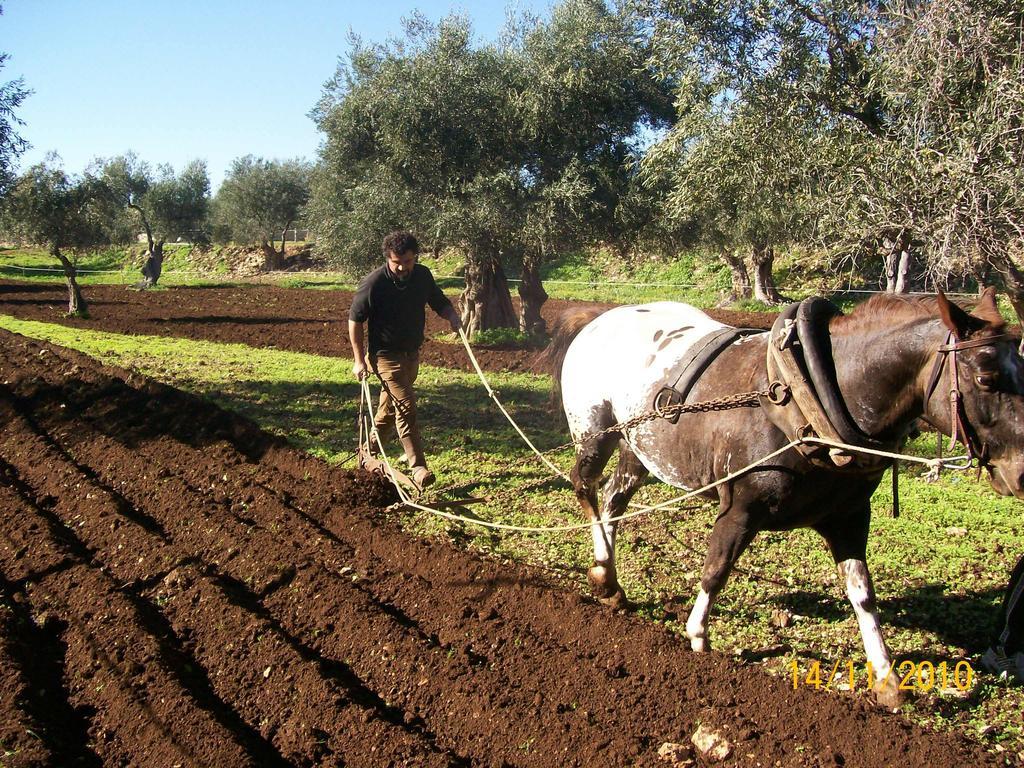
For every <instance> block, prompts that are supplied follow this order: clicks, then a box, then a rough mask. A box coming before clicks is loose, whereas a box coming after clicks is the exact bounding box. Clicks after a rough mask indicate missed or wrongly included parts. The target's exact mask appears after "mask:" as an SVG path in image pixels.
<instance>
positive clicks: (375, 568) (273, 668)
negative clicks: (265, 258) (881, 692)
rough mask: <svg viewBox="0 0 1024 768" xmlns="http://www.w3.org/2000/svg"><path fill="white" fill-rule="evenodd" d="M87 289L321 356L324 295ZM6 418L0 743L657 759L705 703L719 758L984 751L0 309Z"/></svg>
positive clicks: (424, 756) (158, 756) (327, 755)
mask: <svg viewBox="0 0 1024 768" xmlns="http://www.w3.org/2000/svg"><path fill="white" fill-rule="evenodd" d="M105 290H107V291H109V296H107V297H105V298H104V296H103V291H101V290H97V289H95V288H92V289H89V295H90V298H92V299H93V300H94V301H95V302H96V303H95V305H94V319H93V320H91V321H89V327H92V328H97V327H99V328H104V329H110V330H118V329H120V330H125V329H127V328H128V327H131V328H132V329H133V330H135V331H137V332H143V333H153V332H164V333H166V332H167V329H174V330H175V335H189V336H193V335H194V336H201V337H203V338H218V339H224V340H227V339H230V340H232V341H249V342H250V343H253V342H256V343H267V342H269V341H274V342H275V344H276V345H277V346H288V347H289V348H292V349H309V347H305V346H303V345H305V344H310V345H314V348H316V345H318V344H319V342H321V341H323V339H324V337H328V336H329V337H330V338H333V340H334V341H333V345H332V346H330V351H334V352H336V353H338V354H341V352H342V347H341V346H340V341H339V337H340V329H341V326H340V320H339V319H338V318H339V317H343V314H342V313H343V311H344V308H345V306H347V305H343V306H340V307H333V306H332V304H337V303H339V296H338V295H337V294H334V295H332V294H321V293H319V292H298V291H277V290H273V289H260V290H259V291H254V292H247V291H242V292H241V293H240V294H239V293H238V292H232V291H222V290H219V289H218V290H216V291H214V292H212V293H211V291H210V290H209V289H206V290H202V291H184V292H182V291H179V290H175V291H168V292H163V293H154V294H151V295H147V296H145V297H143V298H144V300H143V298H140V297H139V294H135V293H131V292H126V291H123V290H119V289H105ZM57 293H59V292H57ZM0 298H2V299H4V301H2V302H0V311H2V312H11V313H16V314H18V315H19V316H23V317H37V318H40V319H49V320H55V319H57V314H58V313H59V311H60V304H59V302H58V303H57V304H56V305H55V307H56V308H55V310H49V309H48V307H49V304H48V302H49V301H50V299H49V298H48V297H47V293H46V292H45V291H41V290H36V289H30V290H28V291H25V290H21V291H13V290H11V289H10V287H9V286H5V287H4V288H3V289H0ZM154 299H158V300H159V301H160V302H161V305H162V309H157V307H158V306H161V305H158V304H156V302H154V301H153V300H154ZM292 299H295V301H294V302H293V303H292V304H289V303H288V302H291V301H292ZM201 300H205V301H206V302H208V303H207V304H205V305H203V306H206V307H209V309H208V310H206V311H207V312H208V313H209V314H213V315H218V316H219V317H220V318H221V320H223V322H219V321H217V320H216V318H215V319H214V321H213V322H204V321H203V317H202V314H201V312H202V311H203V310H202V308H201V306H200V304H199V302H200V301H201ZM232 300H234V301H235V302H236V305H232V304H231V303H230V302H231V301H232ZM15 301H19V302H23V303H15ZM193 301H194V302H195V304H191V303H190V302H193ZM121 302H124V303H123V304H122V303H121ZM126 306H127V307H136V309H135V310H134V311H135V312H136V314H135V315H134V317H135V318H136V320H134V321H131V322H134V323H135V325H134V326H130V324H129V321H128V320H125V319H124V317H123V316H122V315H123V314H124V313H125V311H126V310H125V307H126ZM175 307H177V313H175V312H174V311H173V310H174V308H175ZM219 307H223V309H220V308H219ZM328 307H330V313H328V312H327V308H328ZM147 308H148V310H149V313H150V314H149V315H148V319H146V312H145V310H146V309H147ZM246 308H248V309H246ZM318 308H319V310H320V311H323V312H324V314H323V316H327V315H328V314H330V315H332V316H333V318H334V320H333V322H331V324H330V325H328V326H326V327H325V326H323V322H324V321H323V320H322V319H321V320H317V321H314V319H313V317H314V315H315V312H317V311H318ZM12 310H16V311H12ZM160 313H165V314H160ZM186 316H189V317H192V319H191V320H189V321H188V322H184V321H183V322H177V321H176V318H177V319H180V318H183V317H186ZM323 316H322V317H323ZM288 317H294V318H296V323H295V324H296V326H297V330H296V331H295V332H294V333H293V332H291V331H290V330H289V331H288V332H285V333H282V329H283V328H284V327H285V322H284V318H288ZM227 318H233V319H232V320H228V319H227ZM247 318H248V321H247ZM117 322H119V323H120V324H119V325H116V324H115V323H117ZM317 322H319V323H320V326H319V327H317V326H316V323H317ZM289 327H290V326H289ZM157 328H162V329H164V330H163V331H156V329H157ZM254 329H255V330H254ZM321 329H323V330H321ZM200 330H207V331H209V332H208V333H198V332H196V331H200ZM247 330H248V331H249V332H250V335H249V336H246V335H245V332H246V331H247ZM220 333H228V334H229V335H228V336H222V335H217V334H220ZM271 334H273V335H271ZM285 341H287V344H286V343H285ZM437 346H443V345H433V347H437ZM429 354H430V353H429V352H428V355H429ZM445 359H447V358H445ZM500 359H503V360H504V359H507V360H509V361H510V362H509V363H508V364H509V365H514V364H519V365H522V364H525V361H526V358H525V357H523V358H516V357H515V356H510V357H508V358H500ZM516 360H518V361H519V363H515V361H516ZM434 362H438V361H437V360H434ZM492 363H493V360H492ZM0 419H2V422H3V424H4V428H3V431H2V434H0V508H2V514H0V745H2V748H3V749H2V751H3V752H4V753H6V754H5V755H4V756H3V757H0V764H2V765H4V766H22V765H47V766H50V765H52V766H126V765H132V766H176V765H177V766H186V765H187V766H192V765H209V766H223V767H225V768H229V767H231V766H289V765H295V766H312V765H351V766H386V765H395V766H399V765H402V766H404V765H467V766H468V765H486V766H518V765H533V766H593V765H602V766H618V765H623V766H626V765H650V766H655V765H660V766H665V765H671V763H669V762H666V761H664V760H662V759H660V758H658V756H657V752H658V749H659V748H660V747H661V746H662V745H663V744H664V743H666V742H675V743H682V744H688V743H689V739H690V735H691V734H692V733H693V731H694V730H695V729H696V728H697V726H698V724H703V725H704V726H705V727H710V728H712V729H715V730H718V731H720V732H721V733H722V734H723V735H725V736H726V737H727V738H728V739H729V740H730V742H731V744H732V753H731V756H730V757H729V758H728V759H727V760H726V761H725V764H737V765H762V766H775V765H782V766H790V765H808V766H831V765H847V766H853V765H863V766H883V765H896V764H898V765H901V766H925V765H927V766H947V765H948V766H952V765H972V766H984V765H998V764H1001V762H1000V761H997V758H996V757H995V756H992V755H989V754H987V753H986V752H985V751H984V750H983V748H982V747H981V746H980V745H979V744H976V743H972V742H967V741H965V740H963V739H960V738H956V737H953V736H951V735H948V734H935V733H932V732H929V731H925V730H922V729H921V728H918V727H915V726H911V725H909V724H908V723H907V722H906V721H904V720H903V719H902V718H901V717H899V716H895V715H891V714H887V713H884V712H881V711H879V710H876V709H874V708H873V707H871V706H870V705H869V704H868V703H867V701H866V699H865V698H864V697H862V696H857V697H852V696H845V695H831V694H817V693H814V692H811V691H808V690H806V689H802V690H800V691H793V690H792V689H791V687H790V685H789V684H788V681H786V680H784V679H780V678H777V677H771V676H769V675H767V674H766V673H764V672H763V671H761V670H760V669H759V668H757V667H754V666H749V667H748V666H742V665H739V664H737V663H736V662H734V661H732V660H731V659H728V658H726V657H724V656H721V655H718V654H710V655H699V656H698V655H694V654H692V653H690V652H689V651H687V650H686V648H685V646H684V645H683V643H681V642H680V641H679V639H678V638H676V637H675V636H673V635H671V634H669V633H668V632H667V631H664V630H663V629H661V628H660V627H658V626H656V625H652V624H650V623H647V622H644V621H641V620H639V619H636V618H634V617H632V616H630V615H626V614H616V613H613V612H611V611H609V610H607V609H605V608H603V607H601V606H598V605H597V604H595V603H593V602H592V601H591V600H590V599H589V598H587V597H585V596H583V595H581V594H579V593H576V592H572V591H566V590H565V589H564V588H561V587H559V586H557V585H555V584H553V583H551V582H550V581H549V580H548V579H547V578H546V577H545V576H544V575H543V574H542V573H537V572H534V571H532V570H530V569H527V568H523V567H520V566H516V565H512V564H502V563H497V562H493V561H489V560H485V559H482V558H479V557H476V556H474V555H472V554H470V553H466V552H463V551H460V550H458V549H455V548H454V547H452V546H449V545H447V544H445V543H442V542H438V541H429V540H423V539H417V538H414V537H411V536H408V535H406V534H404V533H402V532H401V531H400V530H398V529H397V528H396V527H395V526H394V525H393V524H392V523H391V522H389V516H388V514H387V512H386V511H385V509H384V508H385V507H386V506H387V505H388V504H389V503H390V502H391V501H392V500H393V499H392V495H391V492H390V490H389V489H388V488H387V487H385V486H383V485H381V484H380V483H379V482H377V481H376V480H374V479H372V478H369V477H366V476H357V475H353V474H352V473H350V472H347V471H342V470H338V469H333V468H331V467H330V466H329V465H327V464H325V463H323V462H320V461H317V460H315V459H312V458H310V457H308V456H306V455H305V454H302V453H300V452H298V451H295V450H293V449H291V448H290V447H289V446H287V445H286V444H284V443H282V442H281V441H280V440H277V439H275V438H272V437H270V436H268V435H266V434H264V433H262V432H260V431H259V430H258V429H257V428H256V427H254V426H253V425H251V424H250V423H248V422H245V421H243V420H242V419H240V418H239V417H237V416H235V415H232V414H229V413H226V412H224V411H221V410H219V409H218V408H217V407H216V406H214V405H212V404H209V403H207V402H205V401H202V400H199V399H197V398H194V397H192V396H190V395H187V394H185V393H183V392H180V391H178V390H174V389H172V388H169V387H166V386H164V385H161V384H158V383H155V382H152V381H149V380H146V379H144V378H142V377H140V376H138V375H137V374H131V373H128V372H125V371H120V370H117V369H112V368H107V367H101V366H100V365H99V364H98V363H96V362H95V361H93V360H92V359H90V358H88V357H85V356H83V355H80V354H78V353H76V352H73V351H70V350H65V349H62V348H59V347H54V346H52V345H47V344H43V343H38V342H34V341H30V340H26V339H23V338H22V337H18V336H14V335H11V334H8V333H6V332H0ZM680 764H682V763H680ZM697 764H698V765H704V764H706V763H705V761H704V760H703V758H701V757H699V756H698V757H697Z"/></svg>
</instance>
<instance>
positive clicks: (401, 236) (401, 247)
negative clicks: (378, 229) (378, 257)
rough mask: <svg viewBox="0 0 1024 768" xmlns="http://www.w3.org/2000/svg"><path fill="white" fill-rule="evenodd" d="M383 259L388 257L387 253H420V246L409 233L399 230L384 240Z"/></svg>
mask: <svg viewBox="0 0 1024 768" xmlns="http://www.w3.org/2000/svg"><path fill="white" fill-rule="evenodd" d="M383 248H384V258H385V259H386V258H387V257H388V253H397V254H399V255H401V254H403V253H408V252H409V251H412V252H413V253H419V252H420V244H419V242H418V241H417V240H416V238H415V237H414V236H413V234H412V233H411V232H405V231H403V230H399V231H397V232H392V233H391V234H390V235H388V236H387V237H385V238H384V245H383Z"/></svg>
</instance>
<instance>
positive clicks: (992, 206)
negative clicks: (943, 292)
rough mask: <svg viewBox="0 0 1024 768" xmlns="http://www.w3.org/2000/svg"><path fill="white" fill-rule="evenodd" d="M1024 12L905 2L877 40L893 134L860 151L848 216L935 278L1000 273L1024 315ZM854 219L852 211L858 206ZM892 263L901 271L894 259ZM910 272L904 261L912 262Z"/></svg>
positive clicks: (1003, 4)
mask: <svg viewBox="0 0 1024 768" xmlns="http://www.w3.org/2000/svg"><path fill="white" fill-rule="evenodd" d="M1022 41H1024V9H1022V8H1021V6H1020V3H1019V2H1012V1H1011V0H994V1H992V2H990V1H989V0H985V1H984V2H981V1H979V0H933V2H930V3H925V4H920V3H914V2H909V1H908V0H901V2H897V3H894V4H892V5H890V6H889V7H888V8H887V10H886V13H885V15H884V16H883V17H882V23H880V25H879V33H878V35H877V36H876V39H875V46H874V49H873V51H874V57H875V62H874V77H873V81H872V90H873V91H874V92H875V93H876V97H877V98H878V99H879V100H880V101H881V103H882V104H883V106H884V112H885V115H886V131H885V132H884V133H883V134H882V135H881V136H880V137H871V140H870V141H869V140H863V141H861V142H860V144H859V146H858V147H857V148H856V152H855V153H854V154H853V155H852V156H853V157H854V158H855V159H856V160H857V162H854V163H851V166H850V173H849V182H848V183H847V184H846V185H845V187H844V189H845V191H846V195H845V197H843V196H836V198H835V199H837V200H841V201H845V203H846V205H845V206H844V207H845V209H846V210H844V211H843V217H844V218H846V219H847V220H850V219H851V218H852V219H853V220H854V221H857V222H858V223H859V225H860V227H861V228H862V229H863V230H864V231H865V232H866V233H867V234H868V236H874V237H876V238H877V237H878V236H879V234H881V235H882V236H885V237H887V239H888V242H889V243H890V244H891V245H890V248H891V249H892V251H893V252H894V253H895V254H897V256H894V257H890V259H889V264H890V265H896V266H895V268H894V270H893V271H894V272H895V277H896V279H899V277H900V273H901V271H902V269H901V266H902V265H901V262H905V261H906V260H907V258H908V257H909V252H910V251H911V248H913V249H915V250H916V251H917V255H918V257H919V260H920V262H921V264H922V265H923V266H924V267H925V268H926V269H927V270H928V272H929V273H930V274H931V276H932V277H933V279H935V280H938V281H942V280H944V279H946V278H947V276H949V275H950V274H958V273H959V274H973V275H975V276H979V275H983V274H985V273H986V272H987V271H988V270H989V268H994V269H995V270H997V271H998V272H1000V273H1002V274H1003V275H1004V277H1005V279H1006V283H1007V287H1008V288H1009V290H1010V295H1011V300H1012V301H1013V303H1014V306H1015V308H1016V309H1017V312H1018V314H1019V315H1024V272H1022V270H1024V42H1022ZM851 210H852V211H853V214H854V215H853V216H852V217H851V216H849V213H848V212H849V211H851ZM890 268H892V267H890ZM903 269H905V267H904V268H903Z"/></svg>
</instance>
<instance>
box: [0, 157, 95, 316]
mask: <svg viewBox="0 0 1024 768" xmlns="http://www.w3.org/2000/svg"><path fill="white" fill-rule="evenodd" d="M102 194H103V192H102V190H101V189H100V188H99V186H98V185H97V184H96V181H95V179H93V178H91V177H89V176H84V177H74V176H68V175H67V174H66V173H65V172H64V170H63V169H62V168H61V167H60V166H59V165H58V164H57V162H56V161H55V160H54V159H53V158H47V160H46V161H44V162H42V163H39V164H37V165H33V166H32V167H31V168H29V169H28V170H27V171H25V172H24V173H23V174H22V175H21V176H19V177H18V178H17V179H16V180H15V182H14V184H13V185H12V187H11V190H10V192H9V193H8V195H7V199H6V206H5V209H4V218H5V227H4V229H5V231H6V232H8V233H11V234H14V235H15V236H16V237H18V238H19V239H21V240H22V241H24V242H28V243H33V244H36V245H42V246H44V247H46V248H47V250H49V252H50V254H51V255H52V256H53V257H54V258H55V259H56V260H57V261H58V262H59V263H60V265H61V267H62V268H63V269H64V277H65V280H66V281H67V286H68V314H71V315H79V316H84V315H86V314H88V305H87V304H86V301H85V298H84V297H83V296H82V291H81V289H80V288H79V286H78V282H77V280H76V275H77V272H76V269H75V265H74V262H73V260H72V258H70V257H69V253H71V254H72V255H73V254H74V253H76V252H79V251H85V250H89V249H91V248H95V247H97V246H100V245H104V244H107V243H108V242H109V240H108V238H107V222H106V220H105V217H104V212H103V206H102V204H101V203H102Z"/></svg>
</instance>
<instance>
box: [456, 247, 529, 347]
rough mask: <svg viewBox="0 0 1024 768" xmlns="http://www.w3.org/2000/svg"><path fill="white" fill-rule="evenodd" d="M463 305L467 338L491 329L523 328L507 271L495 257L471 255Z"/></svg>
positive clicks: (467, 266) (467, 263)
mask: <svg viewBox="0 0 1024 768" xmlns="http://www.w3.org/2000/svg"><path fill="white" fill-rule="evenodd" d="M459 301H460V303H461V305H462V327H463V328H465V330H466V333H467V334H470V335H471V334H474V333H478V332H479V331H487V330H490V329H491V328H516V327H517V326H518V324H519V323H518V321H517V318H516V313H515V310H514V309H513V308H512V296H511V295H510V294H509V290H508V281H507V280H506V279H505V270H503V269H502V268H501V262H500V261H499V260H498V259H497V258H495V257H490V256H485V257H479V256H474V255H473V254H470V255H469V256H468V257H467V258H466V289H465V290H464V291H463V292H462V296H461V297H460V298H459Z"/></svg>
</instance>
